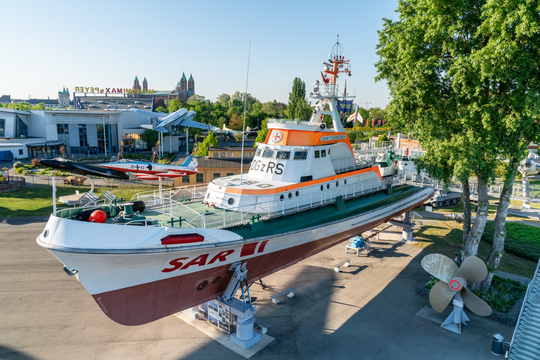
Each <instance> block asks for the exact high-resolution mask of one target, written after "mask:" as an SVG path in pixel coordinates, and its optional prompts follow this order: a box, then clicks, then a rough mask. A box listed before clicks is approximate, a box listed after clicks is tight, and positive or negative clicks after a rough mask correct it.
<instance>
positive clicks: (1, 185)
mask: <svg viewBox="0 0 540 360" xmlns="http://www.w3.org/2000/svg"><path fill="white" fill-rule="evenodd" d="M25 185H26V179H25V178H24V177H22V176H10V177H9V181H2V182H0V193H5V192H8V191H11V190H15V189H20V188H23V187H24V186H25Z"/></svg>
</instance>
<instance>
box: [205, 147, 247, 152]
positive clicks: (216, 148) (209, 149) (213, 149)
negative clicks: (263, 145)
mask: <svg viewBox="0 0 540 360" xmlns="http://www.w3.org/2000/svg"><path fill="white" fill-rule="evenodd" d="M254 149H256V148H255V147H253V146H244V151H253V150H254ZM240 150H242V147H241V146H216V147H214V146H211V147H209V148H208V152H210V151H240Z"/></svg>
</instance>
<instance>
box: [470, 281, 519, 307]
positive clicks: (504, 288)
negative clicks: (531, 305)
mask: <svg viewBox="0 0 540 360" xmlns="http://www.w3.org/2000/svg"><path fill="white" fill-rule="evenodd" d="M526 291H527V287H526V286H524V285H522V284H521V283H520V282H518V281H515V280H510V279H503V278H500V277H498V276H497V275H494V276H493V281H492V282H491V286H490V287H489V289H488V290H486V291H483V292H479V291H477V290H476V291H475V290H472V292H473V293H475V294H476V295H477V296H479V297H480V298H482V300H484V301H485V302H487V303H488V305H489V306H491V308H492V309H493V310H497V311H500V312H503V313H506V312H508V311H510V309H511V308H512V306H514V304H515V303H516V301H518V300H519V299H520V298H521V297H523V296H524V295H525V292H526Z"/></svg>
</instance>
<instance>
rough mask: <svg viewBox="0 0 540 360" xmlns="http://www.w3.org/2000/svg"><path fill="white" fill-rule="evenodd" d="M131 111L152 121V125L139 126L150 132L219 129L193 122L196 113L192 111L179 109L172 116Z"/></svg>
mask: <svg viewBox="0 0 540 360" xmlns="http://www.w3.org/2000/svg"><path fill="white" fill-rule="evenodd" d="M131 111H135V112H137V113H140V114H143V115H146V116H148V117H150V118H151V119H152V124H145V125H141V127H143V128H145V129H150V130H156V131H159V132H162V133H168V132H169V130H167V129H166V127H167V126H173V125H176V126H184V127H191V128H197V129H202V130H210V131H217V130H219V128H217V127H215V126H212V125H208V124H203V123H200V122H197V121H195V120H193V118H194V117H195V115H196V113H195V111H193V110H189V111H188V110H187V109H180V110H178V111H175V112H173V113H172V114H165V113H161V112H152V111H146V110H140V109H131Z"/></svg>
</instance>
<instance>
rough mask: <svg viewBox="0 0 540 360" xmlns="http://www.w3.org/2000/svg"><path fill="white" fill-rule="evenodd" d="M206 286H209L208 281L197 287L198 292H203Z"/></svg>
mask: <svg viewBox="0 0 540 360" xmlns="http://www.w3.org/2000/svg"><path fill="white" fill-rule="evenodd" d="M206 286H208V280H204V281H203V282H202V283H200V284H199V286H197V290H199V291H201V290H202V289H204V288H205V287H206Z"/></svg>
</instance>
